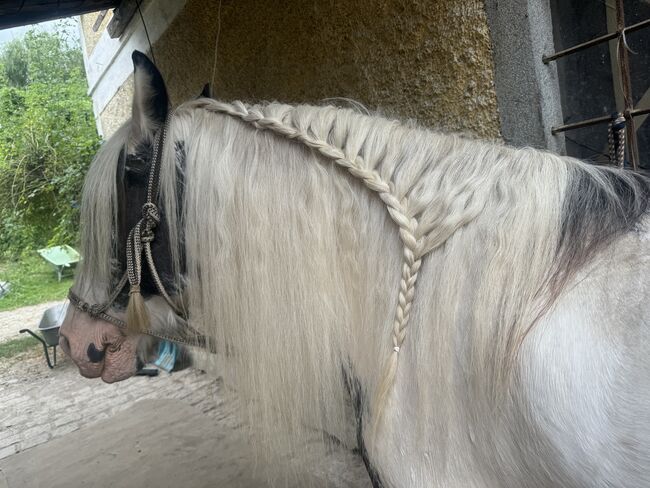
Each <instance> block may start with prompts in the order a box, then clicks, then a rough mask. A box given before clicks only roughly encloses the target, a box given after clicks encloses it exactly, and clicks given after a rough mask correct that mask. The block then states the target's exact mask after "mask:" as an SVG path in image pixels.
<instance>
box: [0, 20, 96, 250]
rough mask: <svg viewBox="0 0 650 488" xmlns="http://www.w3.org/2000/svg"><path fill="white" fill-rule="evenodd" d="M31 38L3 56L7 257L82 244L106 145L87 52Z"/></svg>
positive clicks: (1, 221)
mask: <svg viewBox="0 0 650 488" xmlns="http://www.w3.org/2000/svg"><path fill="white" fill-rule="evenodd" d="M62 32H63V31H62V30H60V31H59V32H58V33H48V32H36V31H30V32H28V33H27V34H26V35H25V36H24V37H23V38H21V39H17V40H14V41H12V42H11V43H9V44H7V45H6V46H5V47H4V49H3V50H2V52H1V53H0V254H4V255H16V254H19V253H21V252H25V251H27V250H30V249H36V248H39V247H45V246H46V245H52V244H73V245H74V244H75V242H76V240H77V233H78V226H79V211H78V201H79V198H80V192H81V186H82V182H83V176H84V174H85V172H86V170H87V168H88V165H89V163H90V161H91V159H92V157H93V155H94V154H95V152H96V150H97V148H98V145H99V138H98V136H97V132H96V129H95V123H94V118H93V113H92V102H91V100H90V99H89V98H88V96H87V95H86V90H87V84H86V79H85V74H84V69H83V58H82V54H81V51H80V49H79V46H77V45H75V44H74V43H72V42H71V41H70V40H68V39H67V38H66V37H65V34H63V33H62Z"/></svg>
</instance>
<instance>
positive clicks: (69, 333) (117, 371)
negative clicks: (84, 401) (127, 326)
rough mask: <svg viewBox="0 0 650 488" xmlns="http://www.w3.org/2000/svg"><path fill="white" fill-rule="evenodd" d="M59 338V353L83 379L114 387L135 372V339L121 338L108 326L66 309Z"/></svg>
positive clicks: (133, 337) (76, 311)
mask: <svg viewBox="0 0 650 488" xmlns="http://www.w3.org/2000/svg"><path fill="white" fill-rule="evenodd" d="M59 336H60V337H59V343H60V345H61V349H63V351H64V352H65V353H66V354H67V355H68V356H70V358H71V359H72V361H73V362H74V363H75V364H76V365H77V367H78V368H79V372H80V373H81V375H82V376H84V377H86V378H98V377H101V378H102V380H104V381H105V382H107V383H114V382H116V381H121V380H124V379H127V378H129V377H131V376H133V375H134V374H135V372H136V370H137V345H138V336H130V337H125V336H124V335H123V334H122V331H121V330H120V329H119V328H118V327H117V326H115V325H113V324H111V323H109V322H106V321H103V320H100V319H96V318H93V317H91V316H90V315H88V314H87V313H83V312H80V311H78V310H76V309H75V308H74V307H69V308H68V312H67V315H66V317H65V320H64V322H63V325H61V330H60V333H59Z"/></svg>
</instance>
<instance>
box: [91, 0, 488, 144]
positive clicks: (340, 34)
mask: <svg viewBox="0 0 650 488" xmlns="http://www.w3.org/2000/svg"><path fill="white" fill-rule="evenodd" d="M217 6H218V3H217V2H216V1H213V0H189V1H188V3H187V5H186V6H185V8H184V10H183V11H182V12H181V13H180V14H179V16H178V17H177V18H176V19H175V20H174V22H173V23H172V25H171V26H170V27H169V29H168V30H167V32H165V34H163V36H162V37H161V38H160V39H159V40H158V41H157V42H156V44H155V45H154V53H155V55H156V60H157V62H158V65H159V66H160V68H161V70H162V72H163V74H164V76H165V79H166V82H167V85H168V88H169V92H170V96H171V98H172V101H173V103H174V104H178V103H180V102H182V101H185V100H187V99H189V98H193V97H195V96H196V95H198V93H199V92H200V91H201V87H202V86H203V84H204V83H205V82H207V81H208V80H209V78H210V76H211V72H212V63H213V52H214V41H215V36H216V31H217V25H218V18H217ZM91 31H92V29H91ZM490 49H491V48H490V35H489V31H488V26H487V20H486V15H485V9H484V6H483V2H482V1H481V0H446V1H444V2H443V1H437V0H435V1H431V0H416V1H408V0H385V1H382V2H350V1H345V0H331V1H325V2H313V1H293V2H277V1H274V0H223V4H222V12H221V36H220V40H219V63H218V75H217V79H216V91H215V93H216V96H217V98H221V99H225V100H232V99H241V100H245V101H255V100H280V101H285V102H317V101H319V100H321V99H323V98H327V97H349V98H353V99H355V100H358V101H360V102H362V103H364V104H365V105H367V106H368V107H369V108H371V109H377V108H378V109H380V110H382V111H384V112H385V113H387V114H389V115H396V116H400V117H408V118H415V119H417V120H418V121H420V122H421V123H423V124H425V125H427V126H430V127H436V128H441V129H445V130H454V131H466V132H472V133H474V134H476V135H479V136H482V137H488V138H495V137H498V136H499V122H498V113H497V103H496V95H495V91H494V84H493V67H492V53H491V51H490ZM131 83H132V80H129V81H128V82H127V85H129V86H130V84H131ZM126 95H128V93H127V91H126V89H124V87H123V89H121V90H120V91H119V92H118V93H117V94H116V96H115V97H114V98H113V100H111V102H110V103H109V105H108V106H107V107H106V109H105V110H104V112H103V113H102V124H103V127H104V131H105V133H106V134H107V135H109V134H110V133H112V131H113V130H114V129H115V128H116V127H117V126H118V124H117V123H116V118H117V116H118V115H119V114H121V113H123V111H124V109H125V108H126V109H127V110H128V108H129V107H130V103H129V101H128V97H126V98H125V96H126ZM118 105H119V107H118ZM120 122H121V120H120Z"/></svg>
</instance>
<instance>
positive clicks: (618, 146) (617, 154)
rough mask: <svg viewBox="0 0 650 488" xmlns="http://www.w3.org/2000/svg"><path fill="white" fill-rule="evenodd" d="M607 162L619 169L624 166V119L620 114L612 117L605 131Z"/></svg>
mask: <svg viewBox="0 0 650 488" xmlns="http://www.w3.org/2000/svg"><path fill="white" fill-rule="evenodd" d="M607 135H608V137H607V139H608V142H609V161H610V162H611V163H612V164H616V165H617V166H618V167H619V168H623V167H624V166H625V117H624V116H623V114H622V113H615V114H613V115H612V121H611V122H610V123H609V128H608V131H607Z"/></svg>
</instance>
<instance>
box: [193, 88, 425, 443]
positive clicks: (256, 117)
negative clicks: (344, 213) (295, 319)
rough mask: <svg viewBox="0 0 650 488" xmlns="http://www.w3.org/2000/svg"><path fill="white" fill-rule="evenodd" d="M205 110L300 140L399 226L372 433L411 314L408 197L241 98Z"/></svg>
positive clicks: (360, 163)
mask: <svg viewBox="0 0 650 488" xmlns="http://www.w3.org/2000/svg"><path fill="white" fill-rule="evenodd" d="M199 106H200V107H201V108H203V109H205V110H208V111H211V112H217V113H225V114H228V115H231V116H233V117H236V118H238V119H240V120H242V121H244V122H247V123H250V124H252V125H253V126H255V127H257V128H258V129H261V130H269V131H271V132H274V133H276V134H279V135H282V136H284V137H287V138H289V139H294V140H297V141H300V142H302V143H303V144H305V145H306V146H307V147H310V148H311V149H313V150H315V151H317V152H318V153H320V154H321V155H322V156H324V157H325V158H327V159H330V160H332V161H334V163H336V164H337V165H339V166H341V167H343V168H345V169H346V170H347V171H348V172H349V173H350V174H351V175H352V176H354V177H355V178H358V179H360V180H361V181H363V183H364V185H365V186H366V187H368V188H369V189H370V190H372V191H374V192H375V193H377V194H378V195H379V198H381V200H382V201H383V202H384V204H385V205H386V208H387V210H388V213H389V215H390V217H391V219H392V220H393V222H395V224H397V226H398V227H399V236H400V239H401V241H402V243H403V244H404V250H403V256H404V263H403V265H402V276H401V280H400V289H399V294H398V297H397V310H396V311H395V318H394V321H393V350H392V352H391V354H390V356H389V358H388V361H387V363H386V365H385V367H384V374H383V375H382V380H381V383H380V385H379V387H378V388H377V390H376V394H375V400H374V412H373V413H374V422H373V435H374V434H376V432H377V430H378V427H379V423H380V421H381V418H382V413H383V410H384V406H385V403H386V401H387V399H388V395H389V394H390V391H391V387H392V385H393V383H394V381H395V376H396V374H397V361H398V356H399V351H400V348H401V347H402V344H403V343H404V339H405V337H406V327H407V325H408V321H409V318H410V316H411V304H412V303H413V297H414V294H415V283H416V281H417V277H418V272H419V270H420V266H421V264H422V255H423V247H424V246H423V242H422V239H420V238H418V237H417V236H418V221H417V220H416V219H415V217H412V216H409V206H408V200H407V199H406V198H402V199H401V200H400V199H399V198H398V197H397V196H396V195H395V194H394V188H393V185H392V184H391V183H389V182H386V181H384V180H383V179H382V178H381V176H380V174H379V173H378V172H377V171H374V170H369V169H367V168H366V167H365V164H364V160H363V158H362V157H361V156H359V155H357V156H356V157H354V158H349V157H347V156H346V155H345V153H344V151H343V150H342V149H341V148H339V147H336V146H334V145H332V144H330V143H328V142H327V141H324V140H322V139H318V138H317V137H315V136H312V135H309V134H308V133H306V132H303V131H301V130H299V129H297V128H296V127H294V126H292V125H289V124H287V123H285V122H283V121H282V120H279V119H277V118H272V117H266V116H265V115H264V113H263V112H262V111H261V110H260V109H258V108H250V109H249V108H248V107H246V106H245V105H244V104H243V103H242V102H234V103H232V104H226V103H223V102H217V101H213V100H211V101H205V102H204V103H201V104H199Z"/></svg>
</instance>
